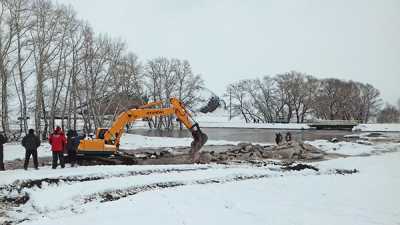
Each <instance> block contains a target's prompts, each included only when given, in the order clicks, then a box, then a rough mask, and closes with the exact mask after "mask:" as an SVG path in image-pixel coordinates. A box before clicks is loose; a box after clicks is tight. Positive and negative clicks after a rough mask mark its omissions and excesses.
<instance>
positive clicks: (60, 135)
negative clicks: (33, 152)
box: [49, 126, 67, 169]
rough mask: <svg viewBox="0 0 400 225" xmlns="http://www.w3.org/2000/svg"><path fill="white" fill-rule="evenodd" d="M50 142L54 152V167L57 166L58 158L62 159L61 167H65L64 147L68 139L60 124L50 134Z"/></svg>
mask: <svg viewBox="0 0 400 225" xmlns="http://www.w3.org/2000/svg"><path fill="white" fill-rule="evenodd" d="M49 143H50V144H51V151H52V152H53V163H52V168H53V169H55V168H57V163H58V160H60V165H61V168H64V167H65V163H64V148H65V145H66V144H67V139H66V138H65V135H64V132H62V130H61V128H60V127H59V126H57V127H56V129H54V132H53V133H52V134H50V136H49Z"/></svg>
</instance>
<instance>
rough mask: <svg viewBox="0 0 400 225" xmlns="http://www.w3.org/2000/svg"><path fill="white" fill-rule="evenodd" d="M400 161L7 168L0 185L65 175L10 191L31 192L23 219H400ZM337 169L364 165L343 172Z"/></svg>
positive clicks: (15, 212) (34, 222)
mask: <svg viewBox="0 0 400 225" xmlns="http://www.w3.org/2000/svg"><path fill="white" fill-rule="evenodd" d="M399 161H400V152H392V153H386V154H382V155H373V156H369V157H349V158H341V159H336V160H330V161H324V162H318V163H314V166H316V167H318V168H319V169H320V170H319V171H318V172H316V171H314V170H309V169H306V170H303V171H290V172H289V171H283V170H281V169H280V167H279V166H274V165H270V166H266V167H253V166H249V165H240V166H238V165H228V166H227V165H225V166H221V165H184V166H183V165H173V166H93V167H78V168H67V169H64V170H51V169H50V168H48V167H45V168H41V170H39V171H28V172H25V171H21V170H15V171H5V172H2V174H1V176H2V179H1V180H0V185H15V186H18V185H21V184H22V182H23V181H26V179H27V178H30V179H43V178H57V177H58V178H61V179H64V181H60V182H58V183H53V184H48V183H46V182H42V186H41V188H39V187H26V188H22V190H21V193H19V194H18V193H16V192H13V193H10V194H9V197H15V196H17V195H21V194H23V193H25V192H26V193H27V194H29V197H30V199H29V201H28V202H27V203H26V204H25V205H21V206H19V207H15V208H12V209H10V210H9V211H8V216H10V217H11V219H13V220H20V221H23V220H24V219H28V220H26V221H24V222H22V223H21V224H24V225H47V224H48V225H53V224H58V225H63V224H65V225H67V224H68V225H70V224H74V225H80V224H82V225H83V224H88V223H93V224H97V225H103V224H104V225H105V224H118V225H120V224H132V223H137V224H193V225H196V224H201V225H203V224H230V225H235V224H240V225H242V224H277V225H280V224H281V225H288V224H307V225H310V224H311V225H312V224H318V225H319V224H335V225H336V224H349V225H350V224H351V225H352V224H363V225H368V224H388V225H391V224H393V225H396V224H398V222H399V221H400V208H399V207H398V202H400V195H399V194H398V190H400V175H399V173H398V171H399V170H400V164H399ZM336 169H348V170H353V169H357V170H359V173H355V174H348V175H339V174H336V173H335V172H334V171H335V170H336ZM140 172H143V173H140ZM87 177H92V178H96V179H94V180H84V179H85V178H87ZM67 178H69V180H68V179H67ZM80 179H82V180H80ZM239 180H241V181H239ZM3 187H4V186H3ZM0 190H1V191H2V192H3V194H4V192H6V189H4V188H3V189H0ZM4 219H5V218H3V220H4ZM8 219H10V218H8ZM0 222H1V219H0Z"/></svg>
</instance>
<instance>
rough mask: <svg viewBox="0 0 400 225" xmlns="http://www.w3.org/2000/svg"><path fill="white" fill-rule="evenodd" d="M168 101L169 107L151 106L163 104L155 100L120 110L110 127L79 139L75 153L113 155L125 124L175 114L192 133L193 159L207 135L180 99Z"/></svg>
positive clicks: (117, 148) (117, 147)
mask: <svg viewBox="0 0 400 225" xmlns="http://www.w3.org/2000/svg"><path fill="white" fill-rule="evenodd" d="M169 102H170V107H168V108H151V107H154V106H161V105H162V104H163V101H157V102H151V103H148V104H146V105H143V106H140V107H138V108H133V109H129V110H127V111H125V112H122V113H121V114H120V115H119V116H118V117H117V119H116V120H115V121H114V122H113V124H112V126H111V128H97V130H96V137H95V138H93V139H87V140H86V139H85V140H81V141H80V144H79V146H78V151H77V153H78V154H82V155H93V154H96V155H98V154H101V155H113V154H114V155H115V154H117V153H118V150H119V145H120V138H121V136H122V134H123V132H124V128H125V126H126V124H128V123H132V122H134V121H135V120H138V119H142V118H151V117H154V116H169V115H174V114H175V115H176V117H177V120H179V121H180V122H182V123H183V124H184V125H185V127H186V128H187V129H189V131H190V132H191V134H192V137H193V141H192V143H191V154H192V157H194V159H193V160H194V161H195V160H196V159H195V157H196V155H198V152H199V151H200V149H201V148H202V147H203V145H204V144H205V143H206V142H207V139H208V136H207V135H206V134H205V133H203V132H202V131H201V129H200V126H199V124H198V123H197V122H196V121H195V120H194V119H193V117H192V116H191V114H190V113H189V111H188V110H187V109H186V108H185V106H184V104H183V103H182V102H181V101H180V100H178V99H177V98H171V99H169Z"/></svg>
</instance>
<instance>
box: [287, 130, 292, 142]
mask: <svg viewBox="0 0 400 225" xmlns="http://www.w3.org/2000/svg"><path fill="white" fill-rule="evenodd" d="M285 140H286V142H287V143H290V142H291V141H292V134H291V133H290V132H287V133H286V136H285Z"/></svg>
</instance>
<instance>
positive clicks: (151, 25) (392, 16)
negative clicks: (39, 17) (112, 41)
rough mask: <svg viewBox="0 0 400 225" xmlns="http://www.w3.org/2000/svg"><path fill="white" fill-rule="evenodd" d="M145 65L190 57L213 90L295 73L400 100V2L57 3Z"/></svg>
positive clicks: (98, 0)
mask: <svg viewBox="0 0 400 225" xmlns="http://www.w3.org/2000/svg"><path fill="white" fill-rule="evenodd" d="M58 2H61V3H67V4H71V5H72V6H73V7H74V8H75V10H76V11H77V12H78V16H79V17H80V18H81V19H85V20H87V21H89V23H90V24H91V25H92V26H93V27H94V30H95V31H96V32H102V33H104V32H107V33H109V34H111V35H112V36H113V37H119V38H121V39H123V40H125V41H127V43H128V45H129V49H130V50H131V51H133V52H135V53H136V54H137V55H138V56H139V57H140V58H141V59H142V60H143V61H144V60H146V59H150V58H154V57H158V56H166V57H176V58H181V59H188V60H189V61H190V63H191V64H192V67H193V70H194V72H195V73H200V74H202V75H203V78H204V79H205V81H206V86H207V87H208V88H209V89H211V90H212V91H214V92H216V93H217V94H222V93H223V92H224V90H225V88H226V85H227V84H229V83H230V82H233V81H237V80H240V79H246V78H255V77H261V76H262V75H274V74H277V73H283V72H287V71H290V70H296V71H300V72H305V73H308V74H312V75H314V76H316V77H319V78H324V77H337V78H343V79H351V80H357V81H361V82H368V83H371V84H373V85H374V86H375V87H377V88H378V89H380V90H381V92H382V96H383V98H384V99H385V101H389V102H391V103H395V101H396V100H397V99H398V98H400V1H399V0H375V1H366V0H351V1H350V0H335V1H322V0H321V1H319V0H292V1H283V0H260V1H217V0H197V1H194V0H193V1H190V0H171V1H167V0H151V1H149V0H142V1H138V0H112V1H111V0H58Z"/></svg>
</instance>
